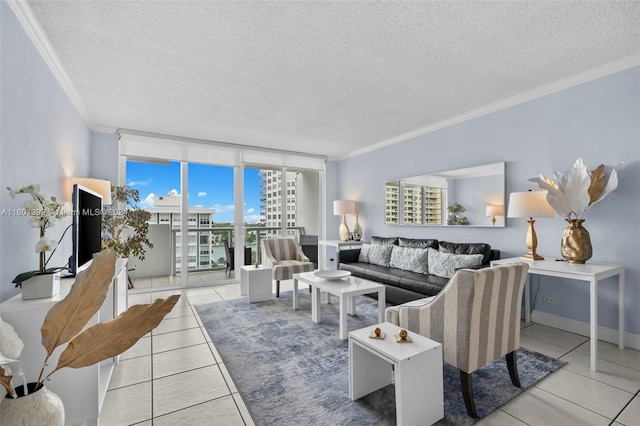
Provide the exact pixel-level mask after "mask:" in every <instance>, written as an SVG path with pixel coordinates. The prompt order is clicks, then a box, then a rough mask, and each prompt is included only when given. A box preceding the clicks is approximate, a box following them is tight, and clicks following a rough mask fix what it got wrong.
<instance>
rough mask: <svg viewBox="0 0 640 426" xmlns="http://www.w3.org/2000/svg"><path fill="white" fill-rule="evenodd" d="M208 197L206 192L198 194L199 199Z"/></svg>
mask: <svg viewBox="0 0 640 426" xmlns="http://www.w3.org/2000/svg"><path fill="white" fill-rule="evenodd" d="M206 196H207V193H206V192H204V191H200V192H198V197H206Z"/></svg>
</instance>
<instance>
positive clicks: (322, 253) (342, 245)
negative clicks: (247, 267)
mask: <svg viewBox="0 0 640 426" xmlns="http://www.w3.org/2000/svg"><path fill="white" fill-rule="evenodd" d="M363 244H368V242H367V241H355V240H348V241H340V240H320V241H318V248H319V249H321V250H318V251H319V253H318V269H319V270H321V271H324V270H325V269H327V250H326V248H327V247H334V248H335V250H336V262H339V260H340V250H341V249H353V248H360V247H362V245H363ZM323 247H324V249H322V248H323ZM336 266H339V265H336Z"/></svg>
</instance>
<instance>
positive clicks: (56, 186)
mask: <svg viewBox="0 0 640 426" xmlns="http://www.w3.org/2000/svg"><path fill="white" fill-rule="evenodd" d="M0 22H1V25H0V55H1V56H0V112H1V118H0V123H1V126H2V128H1V129H0V211H2V210H3V209H14V208H20V207H21V206H22V204H23V203H24V201H25V200H26V199H27V197H26V196H24V195H22V196H19V197H17V198H16V199H11V198H10V197H9V195H8V192H7V190H6V189H5V188H6V187H7V186H10V187H12V188H19V187H22V186H24V185H28V184H30V183H37V184H40V185H41V186H42V189H43V191H44V192H45V193H46V194H48V195H55V196H57V197H59V198H60V199H62V198H63V191H62V184H63V178H64V177H65V176H83V177H84V176H88V173H89V140H90V137H91V135H90V131H89V128H88V127H87V126H86V125H85V124H84V122H83V120H82V118H81V117H80V115H79V114H78V112H77V111H76V109H75V108H74V106H73V105H72V104H71V102H70V101H69V99H68V98H67V96H66V94H65V93H64V91H63V90H62V88H61V87H60V85H59V84H58V82H57V81H56V79H55V77H54V76H53V74H52V73H51V71H50V70H49V68H48V67H47V65H46V64H45V63H44V61H43V60H42V57H41V56H40V54H39V53H38V51H37V50H36V48H35V47H34V45H33V44H32V42H31V40H30V39H29V38H28V36H27V35H26V33H25V32H24V30H23V28H22V26H21V25H20V23H19V22H18V20H17V19H16V16H15V15H14V14H13V11H12V10H11V8H10V7H9V5H8V4H7V3H6V2H0ZM70 223H71V218H70V217H67V218H65V219H64V220H63V222H62V223H57V224H56V225H55V226H54V227H53V228H51V229H50V230H49V231H48V232H47V236H48V237H51V238H55V239H58V238H59V237H60V236H61V235H62V232H63V231H64V229H65V228H66V227H67V225H69V224H70ZM38 238H39V235H38V231H37V230H36V229H34V228H31V227H29V225H28V219H26V218H25V217H17V216H12V215H3V216H0V240H1V241H2V243H1V244H0V300H5V299H7V298H9V297H11V296H13V295H14V294H17V293H18V289H16V288H14V286H13V284H11V280H12V279H13V278H14V277H15V276H16V275H17V274H19V273H21V272H25V271H28V270H33V269H37V267H38V257H37V255H36V253H35V244H36V241H37V240H38ZM71 251H72V246H71V233H70V232H68V233H67V235H66V236H65V238H64V240H63V242H62V244H61V247H60V248H59V249H58V251H57V252H56V254H55V256H54V258H53V259H52V260H51V263H50V266H59V265H64V264H65V263H66V262H67V258H68V257H69V256H70V255H71Z"/></svg>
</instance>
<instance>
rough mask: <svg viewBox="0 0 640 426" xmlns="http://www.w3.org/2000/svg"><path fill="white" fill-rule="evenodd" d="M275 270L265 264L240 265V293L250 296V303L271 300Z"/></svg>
mask: <svg viewBox="0 0 640 426" xmlns="http://www.w3.org/2000/svg"><path fill="white" fill-rule="evenodd" d="M272 271H273V270H272V269H271V268H267V267H265V266H262V265H260V266H259V267H257V268H256V267H255V266H251V265H244V266H241V267H240V294H241V295H242V296H249V303H254V302H263V301H265V300H271V296H272V294H273V284H272V281H271V279H272V277H273V272H272Z"/></svg>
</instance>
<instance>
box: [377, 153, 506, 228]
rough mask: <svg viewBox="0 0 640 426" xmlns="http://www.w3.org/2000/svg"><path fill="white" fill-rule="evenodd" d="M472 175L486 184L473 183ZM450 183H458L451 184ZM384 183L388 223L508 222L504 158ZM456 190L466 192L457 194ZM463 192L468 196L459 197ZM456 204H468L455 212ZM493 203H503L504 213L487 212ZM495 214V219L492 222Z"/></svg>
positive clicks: (459, 224)
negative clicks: (492, 214) (492, 213)
mask: <svg viewBox="0 0 640 426" xmlns="http://www.w3.org/2000/svg"><path fill="white" fill-rule="evenodd" d="M472 179H473V180H475V179H483V180H485V181H486V182H485V183H484V185H482V184H480V183H478V184H477V186H472V185H474V184H475V183H474V182H471V183H470V180H472ZM451 183H454V184H456V185H455V186H454V187H452V185H451ZM384 186H385V193H384V215H385V217H384V224H385V225H392V226H447V227H451V226H454V227H476V228H504V227H505V226H506V218H505V216H504V211H505V202H506V163H505V162H504V161H501V162H496V163H489V164H482V165H479V166H471V167H464V168H460V169H455V170H445V171H442V172H435V173H428V174H424V175H418V176H410V177H406V178H400V179H393V180H389V181H385V183H384ZM456 192H459V193H462V194H463V195H458V196H457V197H456V195H455V194H456ZM401 194H402V195H403V196H402V197H401V196H400V195H401ZM452 194H453V195H452ZM464 194H466V195H464ZM461 196H462V197H466V198H463V199H461V200H460V199H457V198H460V197H461ZM470 198H471V199H470ZM465 200H467V201H466V205H465ZM430 203H431V204H430ZM453 204H459V205H462V206H465V212H464V213H463V212H455V207H453V208H452V205H453ZM490 206H502V211H503V215H502V216H493V217H492V216H487V210H488V209H487V208H488V207H490ZM469 207H471V208H469ZM451 210H454V212H451ZM465 213H467V214H466V215H465ZM417 216H419V218H420V219H418V217H417ZM469 216H470V218H469ZM494 217H495V223H492V219H493V218H494ZM438 220H439V221H438ZM465 222H467V223H468V224H465Z"/></svg>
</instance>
